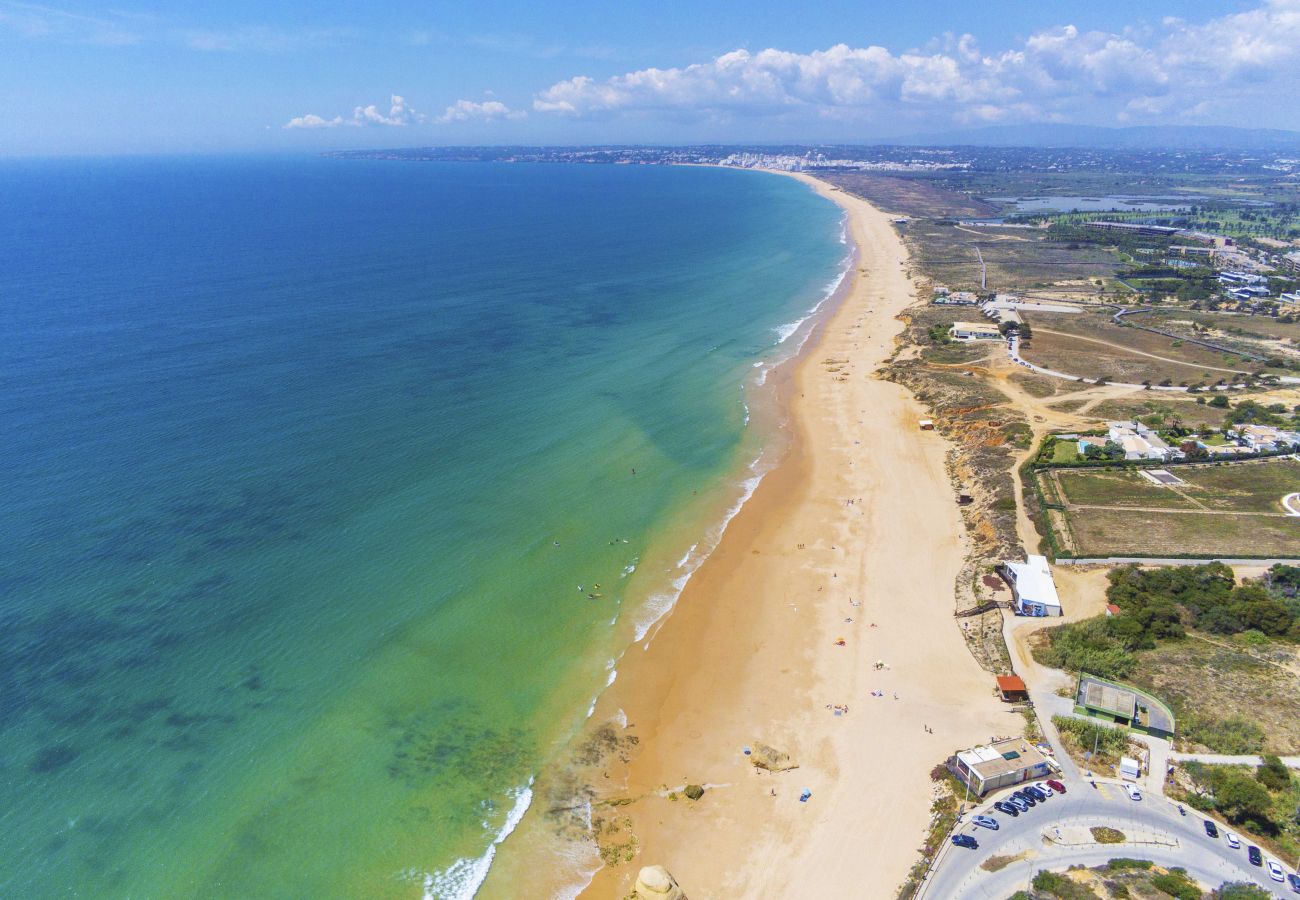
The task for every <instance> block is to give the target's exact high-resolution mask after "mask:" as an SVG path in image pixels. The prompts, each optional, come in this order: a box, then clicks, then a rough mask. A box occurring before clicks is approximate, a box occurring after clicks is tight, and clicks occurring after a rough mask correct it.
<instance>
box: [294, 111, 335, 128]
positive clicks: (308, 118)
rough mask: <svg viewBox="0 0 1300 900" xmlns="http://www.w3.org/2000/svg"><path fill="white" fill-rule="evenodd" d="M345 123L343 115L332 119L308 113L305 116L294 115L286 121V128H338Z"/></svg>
mask: <svg viewBox="0 0 1300 900" xmlns="http://www.w3.org/2000/svg"><path fill="white" fill-rule="evenodd" d="M342 124H343V117H342V116H335V117H334V118H332V119H322V118H321V117H320V116H318V115H316V114H315V113H307V115H305V116H294V117H293V118H292V119H290V120H289V121H288V122H285V123H284V127H285V128H336V127H338V126H339V125H342Z"/></svg>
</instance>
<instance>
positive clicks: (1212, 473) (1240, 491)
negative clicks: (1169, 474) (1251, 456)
mask: <svg viewBox="0 0 1300 900" xmlns="http://www.w3.org/2000/svg"><path fill="white" fill-rule="evenodd" d="M1176 474H1177V475H1178V477H1180V478H1182V479H1183V480H1184V481H1186V482H1187V485H1188V486H1187V487H1186V488H1182V487H1180V488H1179V490H1181V491H1183V492H1184V493H1185V494H1186V495H1187V496H1188V497H1190V498H1192V499H1195V500H1198V501H1200V502H1201V503H1203V504H1205V505H1206V506H1208V507H1209V508H1210V509H1226V510H1234V511H1242V512H1279V511H1281V509H1282V507H1281V503H1280V502H1279V498H1281V497H1282V496H1283V495H1284V494H1289V493H1291V492H1292V491H1300V462H1296V461H1295V460H1292V459H1276V460H1261V461H1258V462H1245V463H1237V464H1235V465H1219V466H1185V467H1182V468H1179V469H1178V470H1177V471H1176Z"/></svg>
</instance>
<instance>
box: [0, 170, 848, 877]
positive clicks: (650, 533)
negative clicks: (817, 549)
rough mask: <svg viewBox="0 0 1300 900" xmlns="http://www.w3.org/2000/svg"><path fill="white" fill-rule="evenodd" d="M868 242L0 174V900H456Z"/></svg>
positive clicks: (618, 175)
mask: <svg viewBox="0 0 1300 900" xmlns="http://www.w3.org/2000/svg"><path fill="white" fill-rule="evenodd" d="M845 252H846V250H845V246H844V244H843V238H842V223H841V216H840V214H839V212H838V210H837V209H836V208H835V207H834V205H833V204H831V203H829V202H828V201H826V200H824V199H822V198H820V197H818V196H816V195H815V194H814V193H812V192H811V191H810V190H808V188H806V187H805V186H803V185H801V184H799V183H797V182H795V181H793V180H792V179H786V178H779V177H774V176H767V175H761V174H756V173H750V172H740V171H730V170H720V169H707V168H669V167H636V166H578V165H571V166H563V165H552V166H547V165H508V164H476V163H459V164H458V163H432V162H428V163H424V162H421V163H414V162H387V161H364V160H336V159H324V158H309V157H257V158H253V157H250V158H235V157H230V158H153V159H107V160H61V161H60V160H51V161H9V162H3V163H0V326H2V330H3V334H4V339H5V340H4V346H3V350H0V421H3V423H4V424H3V428H0V471H3V474H4V477H3V485H4V491H3V493H2V494H0V536H3V540H0V729H2V730H0V735H3V742H2V743H0V767H3V777H0V846H3V847H4V848H5V849H4V853H3V854H0V894H3V895H5V896H28V897H34V896H54V895H69V894H91V895H95V896H102V897H110V896H132V897H176V896H205V897H248V896H259V897H275V896H315V897H333V896H338V897H343V896H347V897H357V896H395V897H407V896H409V897H419V896H421V895H425V896H431V897H455V896H471V895H472V894H473V892H474V890H475V888H476V886H477V885H478V884H479V882H480V881H481V880H482V878H483V875H484V873H485V872H486V869H487V866H488V865H489V863H490V861H491V858H492V853H493V852H494V849H493V845H494V841H496V840H497V839H499V838H500V837H502V836H503V835H504V834H506V833H507V832H508V831H509V829H510V828H511V827H512V826H513V825H514V823H516V822H517V821H518V820H519V818H520V816H521V815H522V814H523V811H524V810H525V808H526V807H527V804H528V801H529V798H530V797H531V792H530V790H529V785H530V784H531V783H532V779H534V778H535V777H537V776H538V774H539V773H540V772H541V771H542V770H543V769H544V768H545V767H546V766H547V765H548V764H550V763H551V762H553V760H554V759H555V757H556V755H557V753H558V752H559V750H560V748H562V747H563V746H564V744H565V742H566V741H567V740H569V739H570V738H572V737H573V735H575V734H576V733H577V732H578V730H579V729H580V728H581V727H582V725H583V723H584V721H585V719H586V717H587V715H588V714H589V712H588V711H589V709H590V705H591V703H592V698H593V697H595V696H597V695H598V693H599V692H600V690H601V689H602V688H603V687H604V686H605V685H607V684H608V683H609V682H610V680H611V679H612V678H613V677H615V671H614V669H613V668H612V666H613V661H614V660H616V659H617V657H618V655H619V653H620V652H622V650H623V649H625V648H626V647H627V646H628V644H629V643H631V642H633V641H635V640H638V639H641V638H643V637H645V635H646V633H647V631H648V629H649V628H650V627H651V626H652V624H653V622H654V621H655V619H656V618H657V617H658V616H659V615H661V614H662V613H663V612H664V611H665V610H666V609H667V608H668V607H669V606H670V605H671V602H672V600H673V599H674V598H675V596H676V591H677V590H679V589H680V586H681V583H682V581H683V579H684V578H685V577H686V576H687V575H688V574H689V572H690V571H691V570H692V569H693V567H694V566H696V565H698V563H699V561H700V560H701V559H702V558H703V556H704V555H705V554H706V553H707V551H708V549H709V547H710V546H711V541H712V540H716V537H717V534H718V531H719V529H720V527H721V525H722V524H723V522H724V521H725V517H726V516H727V515H728V513H729V512H730V511H732V510H734V509H735V507H736V505H737V503H739V502H740V501H742V500H743V498H744V497H745V496H747V494H748V492H749V491H752V488H753V485H754V483H755V482H756V479H757V478H758V477H759V475H761V472H762V466H764V465H767V464H770V453H769V454H768V457H764V456H763V454H764V448H765V447H766V448H770V446H771V440H772V435H771V434H764V433H760V432H761V431H762V429H759V428H756V427H753V426H751V424H750V421H749V418H750V417H749V409H750V403H751V402H752V400H753V398H754V397H755V396H756V394H757V393H758V392H760V391H761V390H762V388H761V382H762V381H763V378H764V375H765V373H766V371H767V370H768V367H769V366H770V365H771V364H772V363H773V362H774V361H776V360H778V359H780V358H781V357H782V356H789V355H790V354H791V353H793V351H794V349H795V347H797V345H798V343H799V341H800V340H801V339H802V336H804V335H806V331H807V325H805V326H804V328H803V329H798V328H797V327H796V326H797V324H798V323H800V322H801V321H803V320H804V319H805V318H806V317H807V315H808V313H809V311H810V310H812V309H813V308H814V307H816V306H817V305H818V304H819V303H821V302H822V301H823V300H824V299H825V298H826V297H827V295H828V292H829V290H830V289H831V287H832V286H833V285H834V284H835V283H836V279H837V278H838V277H840V276H841V275H842V272H843V267H844V264H845ZM765 459H766V462H764V461H763V460H765ZM756 461H758V462H756Z"/></svg>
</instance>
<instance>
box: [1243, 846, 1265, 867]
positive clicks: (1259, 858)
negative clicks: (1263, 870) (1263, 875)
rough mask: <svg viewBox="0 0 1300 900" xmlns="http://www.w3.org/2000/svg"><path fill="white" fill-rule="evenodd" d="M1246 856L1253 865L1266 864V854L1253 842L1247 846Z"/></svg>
mask: <svg viewBox="0 0 1300 900" xmlns="http://www.w3.org/2000/svg"><path fill="white" fill-rule="evenodd" d="M1246 857H1247V858H1248V859H1249V860H1250V864H1251V865H1252V866H1262V865H1264V854H1262V853H1260V852H1259V848H1258V847H1256V846H1255V845H1254V844H1251V845H1250V846H1249V847H1247V848H1246Z"/></svg>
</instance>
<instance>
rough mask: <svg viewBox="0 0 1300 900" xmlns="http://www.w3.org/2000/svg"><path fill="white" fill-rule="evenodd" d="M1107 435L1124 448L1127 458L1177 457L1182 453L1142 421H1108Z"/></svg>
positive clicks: (1161, 458)
mask: <svg viewBox="0 0 1300 900" xmlns="http://www.w3.org/2000/svg"><path fill="white" fill-rule="evenodd" d="M1106 437H1107V439H1108V440H1111V441H1114V442H1115V443H1116V444H1119V445H1120V446H1121V447H1123V448H1124V458H1125V459H1157V460H1161V461H1164V460H1167V459H1177V458H1178V457H1180V456H1182V453H1181V452H1179V451H1178V450H1176V449H1175V448H1173V447H1170V446H1169V445H1168V444H1166V443H1165V442H1164V440H1163V439H1162V438H1161V437H1160V435H1158V434H1156V433H1155V432H1154V431H1152V430H1151V429H1150V428H1148V427H1147V426H1145V425H1143V424H1142V423H1141V422H1107V423H1106Z"/></svg>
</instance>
